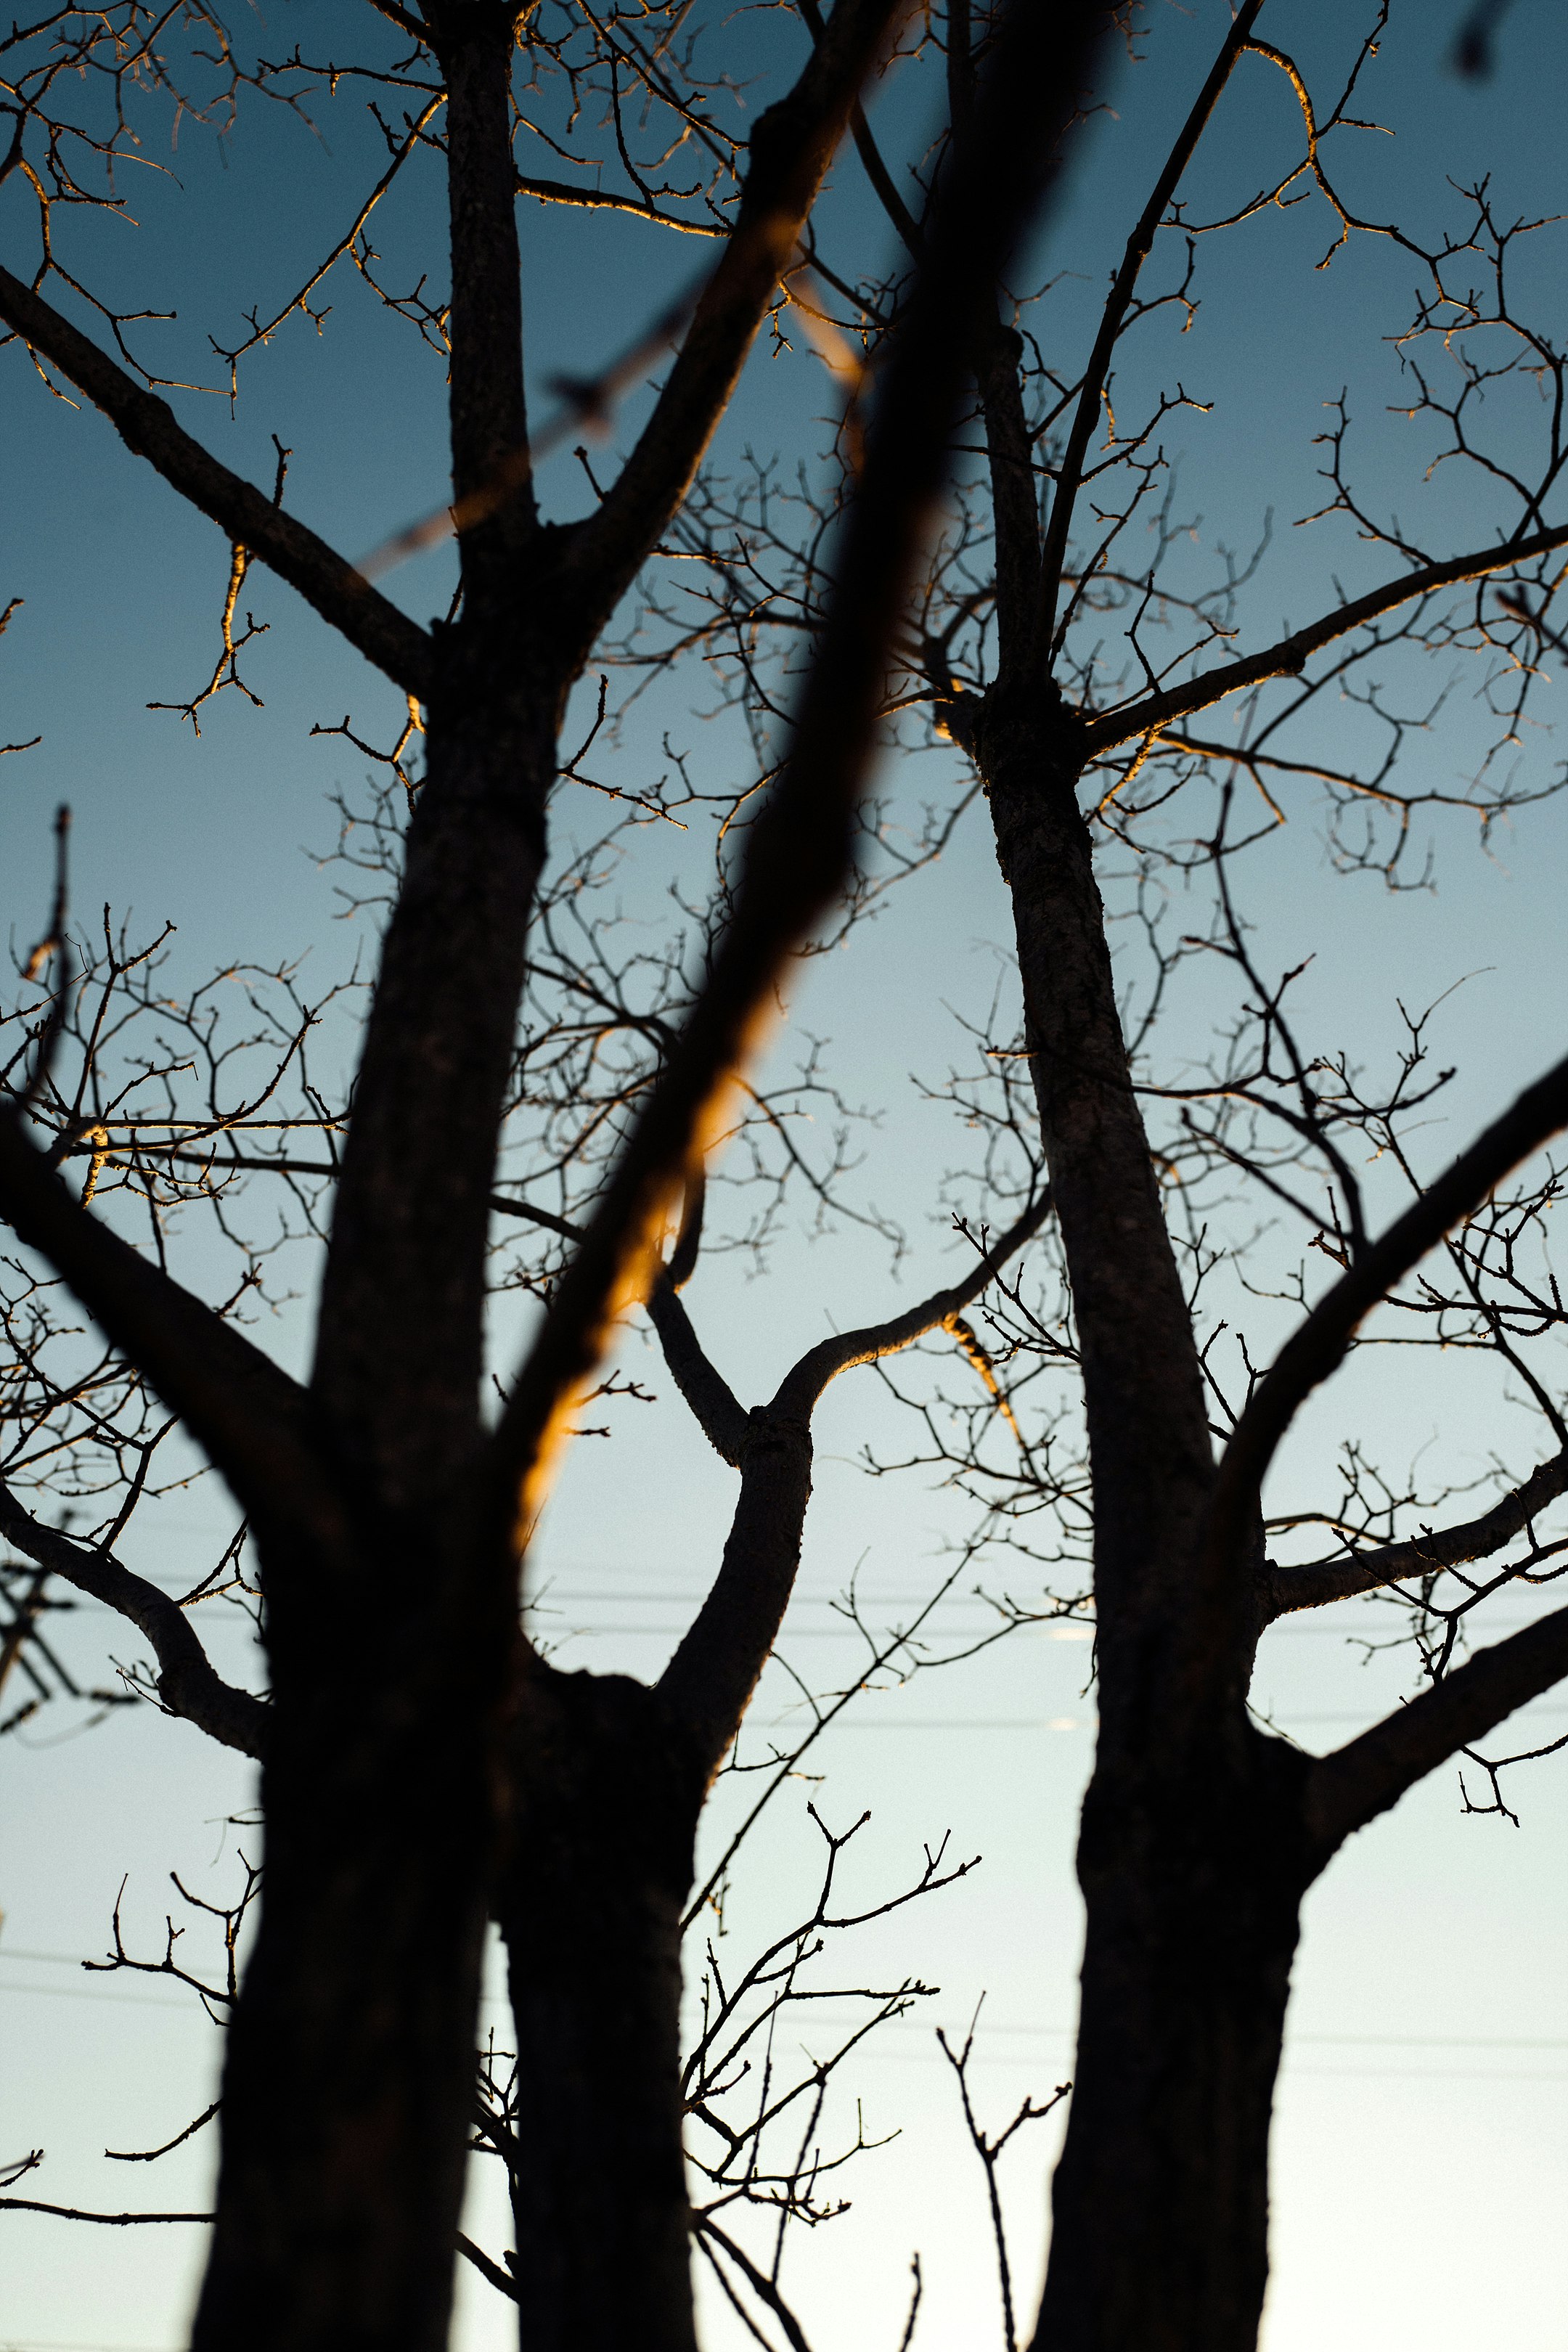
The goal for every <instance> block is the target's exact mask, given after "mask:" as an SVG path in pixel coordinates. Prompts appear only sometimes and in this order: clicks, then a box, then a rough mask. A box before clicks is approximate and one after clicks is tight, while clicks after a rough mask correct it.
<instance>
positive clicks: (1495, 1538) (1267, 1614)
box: [1263, 1450, 1568, 1622]
mask: <svg viewBox="0 0 1568 2352" xmlns="http://www.w3.org/2000/svg"><path fill="white" fill-rule="evenodd" d="M1563 1494H1568V1450H1564V1451H1563V1453H1561V1454H1553V1455H1552V1458H1551V1460H1550V1461H1549V1462H1543V1463H1542V1465H1541V1466H1540V1468H1539V1469H1537V1470H1533V1471H1531V1475H1530V1476H1529V1477H1528V1478H1526V1479H1525V1480H1524V1482H1523V1484H1522V1485H1521V1486H1515V1487H1514V1488H1513V1490H1512V1492H1511V1493H1510V1494H1507V1495H1505V1496H1503V1497H1502V1499H1501V1500H1500V1502H1497V1503H1494V1504H1493V1506H1492V1507H1491V1509H1490V1510H1489V1511H1483V1512H1481V1513H1480V1514H1479V1517H1476V1518H1473V1519H1467V1520H1465V1521H1464V1522H1463V1524H1462V1525H1461V1526H1458V1527H1453V1528H1428V1529H1424V1530H1423V1532H1422V1533H1421V1534H1420V1535H1419V1536H1412V1537H1410V1538H1407V1539H1406V1540H1405V1542H1404V1543H1393V1544H1378V1545H1376V1546H1375V1547H1373V1549H1369V1550H1366V1551H1357V1552H1351V1553H1350V1554H1348V1555H1347V1557H1346V1558H1345V1559H1321V1560H1310V1561H1308V1562H1306V1563H1305V1564H1304V1565H1303V1566H1302V1567H1300V1568H1281V1567H1279V1566H1278V1565H1277V1564H1276V1563H1275V1562H1274V1561H1272V1560H1271V1561H1270V1562H1269V1563H1268V1567H1267V1568H1266V1569H1265V1570H1264V1589H1263V1614H1264V1618H1265V1622H1273V1620H1274V1619H1275V1618H1277V1617H1286V1616H1289V1614H1290V1612H1292V1611H1293V1610H1297V1609H1321V1608H1322V1607H1323V1605H1324V1604H1325V1602H1328V1601H1351V1600H1353V1599H1354V1598H1355V1597H1356V1595H1357V1594H1358V1593H1363V1592H1375V1591H1378V1590H1379V1588H1380V1587H1381V1586H1383V1585H1385V1584H1399V1583H1403V1581H1404V1580H1405V1578H1406V1577H1413V1576H1415V1577H1419V1576H1430V1575H1431V1574H1432V1573H1433V1572H1434V1570H1439V1569H1445V1568H1458V1567H1461V1566H1462V1565H1463V1564H1464V1562H1465V1561H1467V1560H1472V1559H1490V1558H1491V1556H1492V1554H1493V1553H1494V1552H1499V1551H1500V1550H1501V1549H1502V1548H1503V1546H1504V1545H1505V1544H1508V1543H1511V1542H1512V1541H1513V1538H1515V1536H1517V1535H1520V1534H1521V1533H1522V1532H1523V1530H1524V1529H1525V1528H1527V1527H1529V1525H1530V1524H1531V1520H1532V1519H1533V1518H1534V1517H1535V1515H1536V1513H1537V1512H1538V1511H1542V1510H1544V1509H1545V1507H1546V1506H1547V1504H1548V1503H1552V1502H1555V1501H1556V1500H1557V1498H1558V1496H1560V1495H1563Z"/></svg>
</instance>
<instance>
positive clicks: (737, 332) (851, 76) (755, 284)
mask: <svg viewBox="0 0 1568 2352" xmlns="http://www.w3.org/2000/svg"><path fill="white" fill-rule="evenodd" d="M908 5H909V0H838V5H837V7H836V8H835V9H834V12H833V16H832V19H831V21H830V22H829V24H828V26H827V27H826V34H825V36H824V37H823V39H822V40H821V41H820V42H819V43H818V44H817V45H816V47H814V48H813V50H812V53H811V56H810V58H808V59H807V61H806V66H805V71H804V72H803V73H802V75H801V77H800V79H799V80H798V81H797V82H796V83H795V88H794V89H792V90H791V91H790V93H789V95H788V97H787V98H784V99H782V100H780V101H779V103H778V104H777V105H776V106H773V107H770V108H769V109H768V110H767V112H766V113H765V114H763V116H762V118H761V120H760V121H758V123H757V126H756V129H755V130H754V131H753V132H752V140H751V161H750V163H749V166H748V169H747V172H746V178H745V184H744V186H743V188H742V194H741V205H740V211H739V214H738V216H737V218H736V223H735V228H734V232H733V234H732V235H731V238H730V241H729V243H728V245H727V246H726V247H725V249H724V252H723V253H722V255H721V257H720V260H719V263H718V266H717V268H715V269H714V271H713V274H712V276H711V278H710V279H709V281H708V284H707V286H706V287H705V288H704V289H703V291H702V295H701V298H700V300H699V302H698V305H697V308H696V310H695V311H694V312H693V314H692V319H691V324H690V326H689V328H688V329H687V331H686V335H685V338H684V340H683V341H682V343H681V346H680V352H679V356H678V357H677V359H676V362H675V364H674V366H673V367H672V368H671V369H670V372H669V374H668V377H667V379H666V381H665V384H664V388H663V390H662V391H661V392H660V394H659V395H658V400H657V401H656V402H655V404H654V409H653V414H652V415H651V416H650V417H649V418H648V421H647V425H645V426H644V428H643V431H642V433H641V435H640V436H639V438H638V440H637V446H636V447H635V448H634V449H633V451H632V453H631V455H630V457H628V458H627V459H626V464H625V465H624V466H623V467H622V468H621V471H620V473H619V475H618V476H617V477H616V482H615V484H614V486H613V488H611V489H610V490H609V491H608V493H607V494H606V496H605V499H604V501H603V503H602V504H601V505H600V507H599V508H598V509H597V511H596V512H595V513H594V514H593V515H591V516H590V517H589V518H588V519H587V520H586V521H584V522H583V523H581V524H580V525H579V526H578V527H577V529H576V530H574V533H573V536H572V543H571V546H570V549H569V551H568V554H567V569H568V572H569V573H570V574H571V576H572V577H573V578H574V580H575V581H576V582H577V583H579V593H580V594H581V595H582V596H583V597H584V599H586V600H588V601H589V602H591V604H592V606H593V612H592V614H591V615H590V619H589V625H592V626H593V627H594V628H595V630H596V629H597V627H598V625H600V624H601V622H602V621H603V619H604V618H605V617H606V616H607V615H608V614H609V613H610V612H611V611H612V610H613V609H614V607H615V606H616V604H618V602H619V601H620V598H621V596H622V595H623V593H625V591H626V588H627V587H628V586H629V585H630V583H631V581H632V579H633V578H634V576H635V575H636V573H637V569H638V567H639V565H641V564H642V563H643V562H644V561H645V560H646V558H647V552H648V550H649V549H650V548H651V547H652V546H653V545H654V543H655V542H656V541H657V540H658V535H659V533H660V532H661V531H662V530H663V529H664V527H665V525H666V523H667V522H668V520H669V518H670V516H671V515H672V514H673V513H674V512H675V509H676V508H677V507H678V506H679V503H680V501H681V499H683V498H684V497H685V495H686V492H687V489H688V488H689V486H690V482H691V478H692V476H693V474H694V473H695V472H696V470H697V467H698V466H699V464H700V461H701V457H702V453H703V451H704V450H705V449H706V448H707V446H708V443H709V441H710V438H711V436H712V434H713V430H714V427H715V426H716V425H717V424H718V422H719V419H720V417H721V415H723V413H724V409H725V407H726V405H727V404H728V402H729V399H730V395H731V393H732V392H733V390H734V387H735V383H736V380H737V378H738V377H739V375H740V373H741V368H742V363H743V362H744V360H745V357H746V354H747V352H749V351H750V350H751V347H752V340H753V338H754V337H755V335H756V332H757V330H758V328H759V327H760V326H761V325H762V322H763V319H764V317H765V316H766V314H767V309H768V305H769V303H770V302H771V301H772V300H773V290H774V289H775V287H776V286H777V285H778V282H779V279H780V278H781V276H782V275H783V273H784V270H785V269H786V268H788V267H789V263H790V258H791V256H792V255H793V254H794V252H795V243H796V240H797V239H798V237H799V236H800V233H801V230H802V229H803V228H804V226H805V221H806V217H807V215H808V214H809V213H810V211H811V208H812V205H814V204H815V203H816V195H817V191H818V190H819V189H820V187H821V185H822V182H823V179H824V177H825V176H826V172H827V168H828V165H829V164H830V163H832V161H833V157H834V154H835V152H836V151H837V146H838V142H839V141H840V139H841V138H842V137H843V135H844V130H845V126H846V124H847V121H848V120H849V116H850V111H851V109H852V108H853V107H854V105H855V103H856V100H857V98H858V92H859V89H860V86H861V84H862V83H863V82H864V80H865V79H866V77H867V75H868V73H869V72H870V70H871V68H872V67H873V66H874V65H875V64H876V61H877V58H878V57H879V54H880V53H881V50H882V48H883V47H884V46H885V44H886V42H887V40H888V38H889V35H890V33H891V31H892V29H893V26H894V25H895V24H896V23H897V22H898V20H899V19H900V17H901V16H903V15H904V14H905V13H906V11H907V8H908Z"/></svg>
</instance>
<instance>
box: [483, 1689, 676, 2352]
mask: <svg viewBox="0 0 1568 2352" xmlns="http://www.w3.org/2000/svg"><path fill="white" fill-rule="evenodd" d="M516 1757H517V1771H516V1783H515V1785H516V1787H517V1790H518V1805H517V1813H516V1818H515V1821H514V1824H513V1831H512V1843H511V1853H510V1862H509V1864H508V1867H507V1869H506V1872H505V1874H504V1877H503V1882H502V1885H501V1889H500V1897H499V1900H498V1904H497V1916H498V1918H499V1920H500V1928H501V1933H502V1936H503V1937H504V1938H505V1941H506V1947H507V1958H508V1963H509V1972H510V1988H511V2004H512V2015H513V2020H514V2022H515V2026H516V2032H517V2052H518V2096H517V2109H518V2113H517V2120H516V2124H515V2127H514V2128H515V2146H514V2151H513V2156H512V2210H513V2216H514V2221H515V2228H516V2236H517V2254H516V2258H515V2277H516V2284H517V2293H518V2301H519V2305H520V2331H519V2332H520V2338H521V2344H522V2346H523V2347H524V2352H626V2347H627V2346H628V2345H634V2344H635V2345H636V2346H637V2347H638V2352H695V2347H696V2340H697V2339H696V2334H695V2329H694V2325H693V2319H692V2309H691V2281H690V2268H689V2205H688V2198H687V2190H686V2174H685V2164H684V2158H683V2156H682V2151H681V2121H682V2116H681V2097H680V2054H679V2026H680V2014H679V2012H680V1916H681V1912H682V1909H683V1907H684V1905H685V1901H686V1898H687V1896H688V1895H689V1892H690V1887H691V1875H692V1841H693V1837H694V1834H695V1830H696V1822H697V1815H698V1811H699V1808H700V1802H701V1796H702V1789H703V1780H704V1776H703V1774H702V1772H701V1770H700V1767H699V1766H698V1765H697V1763H696V1761H695V1759H694V1757H692V1756H691V1755H690V1754H689V1752H688V1751H687V1748H686V1746H685V1743H684V1742H683V1741H682V1740H681V1738H680V1737H679V1733H677V1732H676V1731H675V1730H674V1729H673V1728H672V1727H671V1723H670V1719H669V1717H668V1713H667V1711H666V1710H665V1708H664V1707H663V1706H662V1704H661V1702H660V1701H659V1699H658V1696H657V1694H655V1693H654V1692H651V1691H649V1690H647V1689H646V1688H645V1687H644V1685H641V1684H640V1683H635V1682H631V1681H629V1680H626V1679H625V1678H623V1677H621V1676H619V1675H605V1676H599V1675H557V1674H553V1673H552V1672H551V1671H550V1670H549V1669H542V1670H539V1671H538V1673H537V1674H536V1675H534V1676H532V1677H531V1681H530V1687H529V1689H528V1690H527V1691H526V1692H525V1695H524V1700H523V1707H522V1713H521V1721H520V1727H519V1732H518V1738H517V1748H516Z"/></svg>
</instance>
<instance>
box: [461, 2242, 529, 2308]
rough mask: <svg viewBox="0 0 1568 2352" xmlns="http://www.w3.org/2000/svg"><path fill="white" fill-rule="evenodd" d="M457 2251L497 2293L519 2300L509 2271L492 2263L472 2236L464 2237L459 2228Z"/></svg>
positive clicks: (514, 2282)
mask: <svg viewBox="0 0 1568 2352" xmlns="http://www.w3.org/2000/svg"><path fill="white" fill-rule="evenodd" d="M458 2252H459V2253H460V2254H461V2255H462V2257H463V2260H464V2261H465V2262H466V2263H472V2264H473V2266H474V2268H475V2269H476V2270H477V2271H478V2272H479V2276H480V2277H481V2278H483V2279H488V2280H489V2283H490V2284H491V2286H493V2287H494V2289H495V2291H496V2293H497V2294H504V2295H505V2296H506V2297H507V2299H508V2301H509V2302H510V2303H516V2302H517V2301H518V2300H519V2296H518V2292H517V2281H516V2280H515V2279H514V2278H513V2277H512V2275H511V2273H510V2271H503V2270H502V2268H501V2266H500V2263H492V2262H491V2260H490V2258H489V2254H487V2253H486V2252H484V2250H483V2249H482V2247H479V2246H476V2245H475V2243H474V2242H473V2240H472V2238H465V2237H464V2235H463V2233H462V2231H461V2230H459V2231H458Z"/></svg>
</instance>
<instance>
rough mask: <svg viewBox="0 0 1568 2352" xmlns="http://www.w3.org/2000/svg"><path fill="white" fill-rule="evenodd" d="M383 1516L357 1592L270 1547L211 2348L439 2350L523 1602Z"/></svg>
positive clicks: (204, 2332)
mask: <svg viewBox="0 0 1568 2352" xmlns="http://www.w3.org/2000/svg"><path fill="white" fill-rule="evenodd" d="M367 1519H369V1521H370V1524H371V1526H372V1527H373V1528H374V1532H375V1537H376V1539H375V1540H374V1542H371V1543H368V1544H367V1546H366V1552H365V1559H364V1572H363V1578H362V1579H359V1580H352V1579H350V1578H347V1577H345V1576H342V1575H340V1574H334V1573H331V1572H328V1571H325V1570H322V1568H321V1563H319V1562H311V1561H310V1560H308V1559H289V1560H282V1559H277V1558H275V1557H273V1556H271V1555H270V1554H268V1551H267V1550H266V1548H265V1547H264V1548H263V1575H264V1579H265V1581H266V1585H267V1590H268V1642H269V1648H270V1650H271V1654H272V1659H273V1669H274V1693H275V1698H274V1705H273V1707H272V1710H271V1721H270V1724H269V1738H268V1757H267V1762H266V1766H265V1769H264V1772H263V1780H262V1798H263V1803H264V1806H265V1809H266V1816H267V1824H268V1833H267V1885H266V1894H265V1900H264V1903H263V1906H262V1916H261V1924H260V1928H259V1932H258V1939H257V1944H256V1948H255V1950H254V1952H253V1954H252V1956H251V1958H250V1961H249V1964H248V1966H247V1969H246V1971H245V1977H244V1981H243V1986H242V1990H241V1995H240V1999H239V2001H238V2004H237V2013H236V2015H235V2018H234V2021H233V2025H232V2028H231V2031H230V2035H229V2042H228V2050H227V2055H226V2066H225V2074H224V2123H225V2130H224V2139H223V2159H222V2168H221V2173H220V2178H219V2186H218V2200H217V2224H216V2231H215V2235H214V2242H213V2247H212V2252H211V2256H210V2260H209V2264H208V2269H207V2274H206V2279H205V2285H204V2289H203V2294H202V2298H201V2303H200V2306H199V2309H198V2312H197V2315H196V2322H195V2336H194V2342H195V2347H196V2352H246V2347H255V2352H264V2347H265V2352H277V2347H279V2346H281V2345H285V2344H286V2345H288V2346H289V2347H291V2352H296V2347H297V2352H328V2347H331V2352H359V2347H363V2352H372V2347H374V2352H391V2347H398V2352H403V2347H406V2352H437V2347H440V2346H442V2345H444V2344H445V2342H446V2336H447V2319H448V2315H449V2306H450V2296H451V2266H452V2244H453V2237H454V2233H455V2231H456V2229H457V2224H458V2212H459V2207H460V2200H461V2193H462V2180H463V2162H464V2157H463V2150H464V2143H465V2138H466V2130H465V2126H466V2122H467V2115H468V2104H469V2100H470V2097H471V2083H472V2067H473V2049H474V2031H475V1999H476V1991H477V1985H478V1976H479V1955H480V1950H481V1947H482V1936H483V1930H484V1894H485V1885H486V1873H487V1867H488V1864H489V1858H490V1853H491V1845H492V1840H491V1833H490V1829H491V1818H492V1807H491V1779H492V1775H491V1761H492V1759H491V1752H490V1740H489V1725H490V1724H491V1723H492V1722H493V1719H494V1716H495V1711H496V1694H495V1690H494V1687H493V1685H494V1684H495V1683H496V1681H497V1680H498V1678H499V1676H500V1675H501V1674H502V1673H504V1669H505V1662H506V1658H507V1653H508V1640H509V1633H508V1627H507V1623H506V1615H505V1612H504V1610H498V1609H497V1608H496V1607H495V1601H494V1596H495V1592H496V1591H500V1593H501V1594H502V1595H504V1592H505V1589H506V1588H505V1584H504V1581H502V1580H498V1579H492V1580H490V1585H491V1590H490V1591H489V1593H486V1594H481V1595H480V1596H479V1600H478V1601H476V1596H475V1591H474V1585H475V1571H474V1570H473V1569H472V1568H471V1567H469V1566H468V1564H467V1563H466V1562H465V1561H464V1560H463V1559H461V1558H457V1557H454V1556H453V1552H452V1549H451V1547H450V1545H449V1544H448V1545H447V1547H446V1548H443V1547H442V1545H441V1544H440V1543H439V1542H438V1541H437V1540H435V1539H433V1530H432V1528H431V1527H430V1525H429V1524H428V1523H427V1522H426V1523H423V1524H420V1523H406V1522H405V1523H404V1524H402V1525H399V1524H397V1523H395V1522H394V1521H391V1520H388V1519H385V1518H383V1519H382V1521H381V1523H380V1525H379V1527H377V1526H376V1524H375V1519H374V1515H371V1514H368V1513H367ZM419 1591H422V1593H423V1600H422V1601H417V1600H416V1599H415V1598H414V1597H413V1596H414V1595H415V1594H416V1592H419ZM487 1605H488V1607H489V1612H490V1622H488V1623H486V1622H485V1619H484V1609H485V1607H486V1606H487ZM476 1633H478V1635H479V1638H476ZM486 1636H488V1639H487V1638H485V1637H486ZM350 1714H352V1716H353V1725H354V1728H353V1737H352V1738H345V1736H344V1718H345V1717H346V1716H348V1715H350Z"/></svg>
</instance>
